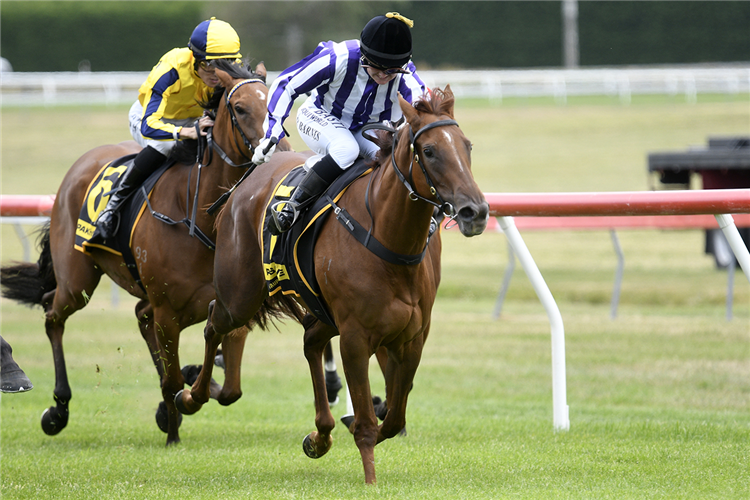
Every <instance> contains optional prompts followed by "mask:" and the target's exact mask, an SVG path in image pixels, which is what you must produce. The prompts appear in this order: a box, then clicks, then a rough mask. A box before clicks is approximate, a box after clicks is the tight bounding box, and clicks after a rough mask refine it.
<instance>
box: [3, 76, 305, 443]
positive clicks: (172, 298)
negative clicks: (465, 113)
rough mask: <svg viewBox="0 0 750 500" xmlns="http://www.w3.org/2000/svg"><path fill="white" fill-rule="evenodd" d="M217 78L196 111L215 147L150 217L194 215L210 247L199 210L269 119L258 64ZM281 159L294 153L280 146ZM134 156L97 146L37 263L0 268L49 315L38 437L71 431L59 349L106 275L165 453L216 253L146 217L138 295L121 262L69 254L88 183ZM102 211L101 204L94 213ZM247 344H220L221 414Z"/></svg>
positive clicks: (137, 238) (74, 170)
mask: <svg viewBox="0 0 750 500" xmlns="http://www.w3.org/2000/svg"><path fill="white" fill-rule="evenodd" d="M222 68H223V69H217V70H216V73H217V75H218V76H219V78H220V80H221V87H222V88H221V89H220V90H221V92H219V91H217V92H215V93H214V99H215V101H216V102H215V104H214V105H213V106H211V105H210V104H209V103H202V104H205V105H206V107H215V108H216V116H215V125H214V127H213V132H212V137H213V143H212V147H210V148H207V149H206V150H205V151H204V155H203V157H202V158H200V159H199V160H200V161H199V162H198V163H196V162H195V159H193V160H191V161H190V162H185V163H177V164H175V165H173V166H172V167H170V168H169V169H168V170H167V171H166V172H165V173H164V175H163V176H162V177H161V178H160V179H159V181H158V182H157V183H156V185H155V187H154V189H153V191H152V193H151V195H150V200H151V201H150V203H151V208H152V209H153V210H154V211H155V212H158V213H161V214H164V215H166V216H168V217H170V218H172V219H173V220H174V219H177V220H179V219H180V218H181V217H185V214H188V215H189V214H190V212H191V211H192V213H193V214H195V218H194V219H193V220H194V223H195V227H196V228H197V229H199V230H200V231H202V232H203V233H204V234H205V235H207V236H208V237H209V239H212V238H215V230H214V217H212V216H210V215H208V214H207V213H206V211H205V208H206V207H207V206H209V205H210V204H211V203H212V202H214V201H215V200H216V199H217V198H218V197H219V196H221V195H222V193H224V192H225V191H226V188H227V187H228V186H231V185H233V184H234V183H235V182H237V180H238V179H239V178H240V177H241V176H242V174H243V173H244V172H245V171H246V168H247V167H248V166H250V165H251V163H250V158H251V157H252V151H253V148H254V147H255V146H257V145H258V141H259V139H260V138H261V137H262V135H263V128H262V124H263V119H264V117H265V114H266V95H267V89H266V85H265V76H266V69H265V67H264V66H263V64H262V63H261V64H259V65H258V66H257V67H256V69H255V73H253V72H251V71H249V70H248V69H246V68H244V67H242V66H239V65H227V66H223V67H222ZM217 90H218V89H217ZM219 99H220V100H219ZM210 144H211V143H210ZM279 149H280V150H290V149H291V148H290V147H289V143H288V142H286V141H284V142H283V143H282V144H279ZM139 150H140V147H139V146H138V145H137V144H136V143H135V142H132V141H129V142H123V143H120V144H117V145H108V146H101V147H98V148H96V149H93V150H91V151H89V152H87V153H86V154H84V155H83V156H82V157H81V158H80V159H79V160H78V161H76V162H75V163H74V164H73V166H72V167H71V168H70V170H69V171H68V173H67V175H66V176H65V178H64V179H63V182H62V184H61V185H60V188H59V191H58V193H57V197H56V199H55V203H54V206H53V209H52V216H51V221H50V225H49V226H48V227H47V228H46V229H45V232H44V234H43V236H42V254H41V256H40V258H39V261H38V263H36V264H17V265H13V266H6V267H3V268H2V285H3V295H4V296H6V297H10V298H13V299H15V300H18V301H19V302H23V303H26V304H29V305H41V306H42V307H43V308H44V310H45V312H46V321H45V329H46V332H47V336H48V337H49V340H50V343H51V344H52V352H53V355H54V362H55V389H54V399H55V402H56V406H52V407H50V408H49V409H48V410H47V411H45V413H44V415H43V416H42V428H43V430H44V432H45V433H47V434H49V435H54V434H57V433H58V432H60V431H61V430H62V429H63V428H64V427H65V426H66V424H67V421H68V402H69V401H70V398H71V389H70V385H69V383H68V378H67V373H66V368H65V358H64V355H63V344H62V338H63V332H64V327H65V321H66V320H67V319H68V318H69V317H70V316H71V315H72V314H73V313H75V312H76V311H78V310H79V309H81V308H83V307H84V306H85V305H86V303H87V302H88V298H89V297H90V296H91V295H92V294H93V292H94V290H95V289H96V287H97V285H98V284H99V280H100V278H101V276H102V275H103V274H107V275H108V276H109V277H110V278H111V279H112V280H113V281H114V282H115V283H117V284H118V285H120V286H121V287H122V288H124V289H125V290H126V291H128V292H129V293H130V294H131V295H133V296H135V297H137V298H139V299H140V301H139V302H138V304H137V306H136V316H137V319H138V326H139V329H140V331H141V334H142V335H143V338H144V339H145V341H146V343H147V344H148V347H149V350H150V352H151V356H152V358H153V362H154V365H155V366H156V369H157V372H158V373H159V376H160V379H161V389H162V395H163V398H164V402H163V403H161V404H160V410H159V411H157V423H159V427H160V428H161V429H162V430H163V431H165V432H166V433H167V444H172V443H177V442H179V440H180V438H179V432H178V428H179V419H180V418H181V415H180V414H179V413H178V411H177V408H176V407H175V403H174V397H175V394H176V393H177V392H178V391H179V390H180V389H182V388H183V386H184V384H185V382H184V379H183V374H182V373H181V370H180V363H179V355H178V347H179V336H180V332H181V331H182V330H183V329H184V328H187V327H188V326H190V325H193V324H195V323H198V322H201V321H203V320H204V319H206V308H207V305H208V303H209V302H210V301H211V300H212V299H213V298H214V289H213V259H214V251H213V249H211V248H209V246H208V245H207V244H204V243H202V242H201V241H199V240H198V238H195V237H191V233H193V232H194V231H193V229H192V228H191V230H190V231H188V229H187V228H186V227H185V226H183V225H167V224H165V223H164V222H161V221H159V220H157V219H156V218H155V217H150V216H148V211H147V212H145V213H144V215H143V216H142V217H141V218H140V222H139V223H138V224H137V226H136V227H135V229H134V232H133V234H132V240H131V248H132V250H133V254H134V256H135V257H136V262H137V267H138V272H139V274H140V278H141V281H142V283H143V285H144V288H145V291H144V290H143V289H142V288H141V287H140V286H139V285H138V284H137V283H136V281H135V279H134V278H133V276H132V275H131V274H130V272H129V271H128V270H127V268H126V266H125V265H124V261H123V259H122V257H120V256H119V255H116V254H113V253H110V252H107V251H104V250H100V249H97V248H91V247H89V248H90V255H86V254H84V253H82V252H79V251H77V250H74V248H73V247H74V241H75V235H76V224H77V221H78V217H79V213H80V211H81V207H82V203H83V200H84V196H85V194H86V190H87V187H88V186H89V184H90V183H91V181H92V179H93V178H94V176H95V175H96V174H97V172H99V171H100V169H101V168H102V167H103V166H104V165H106V164H107V163H109V162H111V161H112V160H115V159H117V158H119V157H122V156H124V155H128V154H133V153H137V152H138V151H139ZM193 158H195V156H193ZM204 162H205V164H204ZM236 167H244V168H236ZM198 178H200V184H199V185H197V184H198V183H197V179H198ZM196 185H197V186H196ZM196 190H197V197H196V196H195V193H196ZM106 202H107V198H106V197H105V198H104V199H103V200H101V202H100V203H101V206H104V205H105V204H106ZM195 207H197V208H199V210H195ZM184 220H187V217H186V219H184ZM184 220H183V222H184ZM187 224H189V223H187ZM245 334H246V330H240V331H238V332H237V333H236V334H234V335H230V336H227V340H228V342H227V343H226V344H225V347H228V348H227V349H226V351H227V354H226V355H225V366H226V377H225V383H224V386H223V387H219V386H218V385H217V384H215V383H214V384H213V385H212V388H211V393H212V396H213V397H215V398H216V399H218V401H219V402H220V403H221V404H224V405H226V404H231V403H232V402H234V401H236V400H237V399H238V398H239V397H240V396H241V394H242V393H241V390H240V361H241V357H242V349H243V346H244V341H245V337H244V335H245ZM165 410H166V411H165ZM165 413H166V415H165Z"/></svg>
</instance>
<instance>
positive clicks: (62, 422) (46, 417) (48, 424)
mask: <svg viewBox="0 0 750 500" xmlns="http://www.w3.org/2000/svg"><path fill="white" fill-rule="evenodd" d="M66 425H68V412H67V410H66V411H64V412H60V411H58V409H57V407H55V406H50V407H49V408H47V409H46V410H44V413H42V430H43V431H44V433H45V434H46V435H48V436H54V435H56V434H59V433H60V431H61V430H63V429H64V428H65V426H66Z"/></svg>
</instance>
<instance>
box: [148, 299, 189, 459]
mask: <svg viewBox="0 0 750 500" xmlns="http://www.w3.org/2000/svg"><path fill="white" fill-rule="evenodd" d="M174 317H175V314H174V312H172V311H164V310H163V308H160V309H158V310H155V311H154V324H155V330H156V335H157V340H158V343H159V355H160V357H159V363H160V364H161V365H162V370H163V373H164V375H163V377H162V379H161V380H162V382H161V395H162V398H163V400H164V405H165V406H166V409H167V446H169V445H172V444H177V443H179V442H180V431H179V427H180V418H181V415H180V412H179V411H178V410H177V406H175V402H174V397H175V394H177V392H178V391H180V390H181V389H182V388H183V386H184V385H185V379H184V378H183V377H182V371H181V369H180V353H179V349H180V327H179V325H176V324H174V322H173V321H174V320H173V318H174Z"/></svg>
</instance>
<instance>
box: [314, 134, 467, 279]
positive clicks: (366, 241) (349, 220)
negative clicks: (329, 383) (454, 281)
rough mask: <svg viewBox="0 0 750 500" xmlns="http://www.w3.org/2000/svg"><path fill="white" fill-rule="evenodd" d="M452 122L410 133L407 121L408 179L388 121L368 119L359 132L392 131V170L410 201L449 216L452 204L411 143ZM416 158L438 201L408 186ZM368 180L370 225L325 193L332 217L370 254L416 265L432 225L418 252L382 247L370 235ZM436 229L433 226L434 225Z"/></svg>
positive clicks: (367, 196) (420, 258)
mask: <svg viewBox="0 0 750 500" xmlns="http://www.w3.org/2000/svg"><path fill="white" fill-rule="evenodd" d="M451 125H456V126H458V123H457V122H456V121H455V120H439V121H436V122H432V123H430V124H428V125H425V126H424V127H422V128H421V129H419V130H418V131H417V133H416V134H414V133H413V131H412V129H411V125H409V142H410V144H409V148H410V152H411V153H412V154H411V161H410V163H409V179H408V180H407V179H406V176H404V174H403V173H402V172H401V170H400V169H399V168H398V163H397V162H396V147H397V146H398V135H399V134H398V130H397V129H395V128H393V127H392V126H390V125H386V124H383V123H371V124H369V125H365V126H364V127H363V130H362V131H363V133H364V132H366V131H368V130H372V129H379V130H386V131H388V132H390V133H392V134H393V149H392V151H391V163H392V164H393V169H394V170H395V171H396V175H397V176H398V178H399V180H400V181H401V182H402V183H403V184H404V186H405V187H406V189H407V191H408V192H409V194H408V197H409V199H410V200H411V201H417V200H422V201H425V202H427V203H429V204H430V205H433V206H435V207H437V208H438V209H439V210H440V211H441V212H443V213H444V214H445V215H447V216H448V217H450V219H451V220H453V219H455V218H456V214H455V209H454V208H453V205H451V204H450V203H447V202H445V200H444V199H443V198H442V196H440V194H439V193H438V191H437V188H435V184H434V183H433V182H432V178H430V175H429V173H428V172H427V169H426V168H425V166H424V165H423V164H422V161H421V160H420V158H419V155H418V154H416V153H414V145H415V144H416V141H417V138H419V136H420V135H422V134H423V133H424V132H426V131H428V130H430V129H433V128H436V127H445V126H451ZM415 158H416V160H417V164H419V167H420V168H421V169H422V173H423V174H424V176H425V179H426V181H427V184H428V186H430V193H431V194H432V195H433V196H435V197H436V198H437V199H438V202H439V203H436V202H434V201H432V200H430V199H428V198H425V197H424V196H422V195H420V194H419V193H417V192H416V189H414V188H413V187H412V184H413V183H414V177H413V167H414V159H415ZM371 183H372V177H370V182H368V184H367V189H366V191H365V207H366V209H367V213H368V215H369V216H370V222H371V224H370V229H369V230H367V229H365V228H364V227H363V226H362V225H361V224H360V223H359V222H357V221H356V220H355V219H354V218H353V217H352V216H351V215H349V213H348V212H347V211H346V209H344V208H341V207H339V206H338V205H337V204H336V203H334V201H333V200H332V199H331V198H330V197H328V202H329V203H330V204H331V207H332V208H333V211H334V214H335V215H336V220H338V221H339V222H340V223H341V224H342V225H343V226H344V227H345V228H346V229H347V230H348V231H349V232H350V234H351V235H352V236H353V237H354V238H355V239H356V240H357V241H359V242H360V243H361V244H362V245H363V246H364V247H365V248H367V249H368V250H370V251H371V252H372V253H373V254H375V255H377V256H378V257H380V258H381V259H383V260H385V261H386V262H390V263H391V264H398V265H407V266H410V265H416V264H419V263H420V262H422V260H423V259H424V256H425V254H426V253H427V247H428V245H429V244H430V238H431V237H432V234H433V232H434V230H433V228H432V225H431V227H430V231H429V234H428V235H427V241H426V242H425V244H424V248H423V249H422V251H421V252H420V253H418V254H413V255H407V254H400V253H396V252H393V251H391V250H389V249H388V248H386V247H385V246H384V245H383V244H382V243H380V242H379V241H378V240H377V239H375V237H374V236H373V235H372V231H373V229H374V228H375V221H374V219H373V216H372V211H371V209H370V195H371V191H370V184H371ZM435 229H437V227H435Z"/></svg>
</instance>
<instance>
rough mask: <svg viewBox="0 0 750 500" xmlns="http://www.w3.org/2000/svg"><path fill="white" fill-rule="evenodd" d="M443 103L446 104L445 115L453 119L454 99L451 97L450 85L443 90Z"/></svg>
mask: <svg viewBox="0 0 750 500" xmlns="http://www.w3.org/2000/svg"><path fill="white" fill-rule="evenodd" d="M443 102H446V103H448V108H447V109H446V114H447V115H448V116H450V117H451V118H453V105H454V104H455V98H454V96H453V91H452V90H451V85H450V83H449V84H447V85H446V86H445V88H444V89H443Z"/></svg>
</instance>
